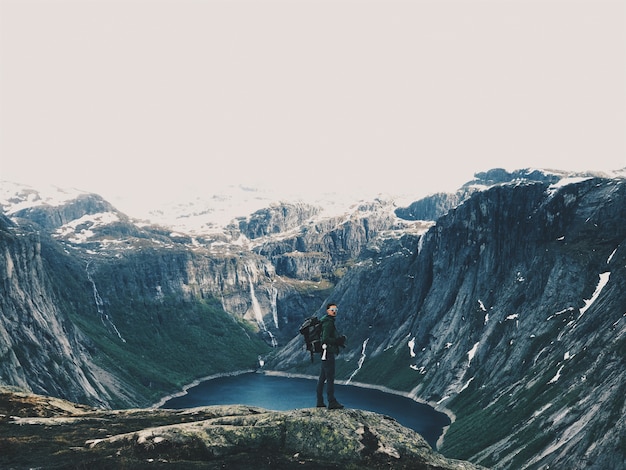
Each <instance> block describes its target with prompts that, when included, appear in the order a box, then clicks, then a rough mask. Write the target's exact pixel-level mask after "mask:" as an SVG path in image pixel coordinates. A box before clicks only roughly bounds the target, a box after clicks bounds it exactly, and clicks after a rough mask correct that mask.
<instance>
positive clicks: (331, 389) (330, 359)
mask: <svg viewBox="0 0 626 470" xmlns="http://www.w3.org/2000/svg"><path fill="white" fill-rule="evenodd" d="M324 383H326V396H327V397H328V402H329V403H330V402H334V401H336V399H335V355H334V354H328V355H327V358H326V360H325V361H322V370H321V371H320V378H319V379H318V380H317V402H318V403H322V402H323V401H324Z"/></svg>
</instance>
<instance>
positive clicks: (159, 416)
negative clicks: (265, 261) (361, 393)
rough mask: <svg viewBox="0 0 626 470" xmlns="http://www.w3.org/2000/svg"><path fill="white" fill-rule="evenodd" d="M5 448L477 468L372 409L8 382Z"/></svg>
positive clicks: (60, 454) (203, 464)
mask: <svg viewBox="0 0 626 470" xmlns="http://www.w3.org/2000/svg"><path fill="white" fill-rule="evenodd" d="M24 425H26V426H24ZM51 434H52V435H53V437H54V438H53V439H51V438H50V435H51ZM0 448H1V449H3V452H2V453H0V464H1V465H2V466H3V468H5V467H7V468H29V467H30V468H33V467H40V466H41V465H42V464H43V465H45V466H46V467H54V468H61V467H63V468H68V467H71V468H85V467H87V466H88V467H89V468H96V469H98V468H146V466H147V465H149V466H150V467H151V468H205V469H218V468H258V469H275V468H285V469H286V468H314V469H340V468H342V469H357V468H358V469H372V470H374V469H383V468H397V469H406V470H411V469H414V470H447V469H450V470H452V469H455V470H475V469H476V470H477V469H479V468H480V467H478V466H476V465H473V464H470V463H468V462H461V461H458V460H453V459H448V458H445V457H443V456H442V455H440V454H438V453H436V452H434V451H433V450H432V449H431V448H430V446H429V445H428V444H427V443H426V441H424V439H422V437H421V436H420V435H419V434H417V433H415V432H414V431H412V430H410V429H407V428H404V427H402V426H400V425H399V424H398V423H397V422H396V421H395V420H393V419H391V418H389V417H386V416H381V415H378V414H375V413H371V412H367V411H360V410H341V411H333V412H329V411H327V410H320V409H316V408H311V409H300V410H294V411H287V412H277V411H268V410H264V409H261V408H254V407H247V406H211V407H201V408H194V409H191V410H150V409H135V410H120V411H116V412H110V411H102V410H96V409H90V408H88V407H85V406H78V405H75V404H73V403H69V402H65V401H63V400H58V399H50V398H46V397H40V396H35V395H25V394H16V393H9V392H7V391H2V390H0Z"/></svg>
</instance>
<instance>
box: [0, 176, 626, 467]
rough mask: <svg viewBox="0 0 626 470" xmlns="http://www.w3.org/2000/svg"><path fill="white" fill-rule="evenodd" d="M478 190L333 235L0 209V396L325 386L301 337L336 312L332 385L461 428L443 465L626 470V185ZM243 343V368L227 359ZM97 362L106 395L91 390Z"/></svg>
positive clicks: (290, 222) (307, 215) (293, 219)
mask: <svg viewBox="0 0 626 470" xmlns="http://www.w3.org/2000/svg"><path fill="white" fill-rule="evenodd" d="M480 182H482V183H489V184H487V185H482V184H479V183H480ZM470 183H471V184H470ZM470 183H468V185H466V186H465V187H463V188H461V189H460V190H459V192H458V193H456V194H454V195H446V196H445V197H441V195H432V197H431V199H428V198H425V199H423V200H420V201H415V203H413V204H411V205H410V206H405V207H401V208H399V207H397V206H396V205H395V204H394V203H393V201H385V200H383V199H379V200H377V201H371V202H368V203H362V204H356V205H354V206H352V208H351V210H350V212H349V213H346V214H343V215H339V216H329V217H323V212H322V211H318V210H317V209H314V208H311V207H309V208H307V207H306V206H298V205H297V204H294V205H291V204H288V203H283V204H277V205H275V206H269V207H268V208H267V209H261V210H259V211H257V212H256V213H253V214H251V215H250V216H249V217H245V218H239V219H237V218H236V219H233V221H232V223H231V224H229V225H228V226H227V228H226V229H225V230H223V231H221V232H220V233H215V232H213V233H211V234H203V235H201V234H198V233H195V234H185V233H182V232H178V231H175V230H173V229H172V228H171V227H162V226H158V225H155V224H149V223H145V222H138V221H136V220H135V219H131V218H130V217H128V216H126V215H124V214H121V213H119V212H116V210H115V208H112V206H110V205H107V204H105V201H103V200H101V198H99V197H98V196H97V195H94V196H87V197H80V198H70V199H69V200H70V201H72V202H70V203H67V202H65V203H63V204H61V205H59V206H54V205H52V204H50V203H48V204H47V205H46V204H40V205H39V208H33V207H29V208H27V207H25V205H22V206H20V207H19V210H16V208H17V207H18V206H17V205H16V204H18V203H20V199H19V198H15V197H13V198H12V199H11V201H12V202H11V204H13V205H12V206H9V205H8V204H7V203H6V202H4V201H6V200H7V198H6V197H3V198H2V201H0V205H2V209H3V211H5V212H6V214H7V215H8V216H9V217H5V218H3V219H2V220H3V223H2V224H1V225H0V227H1V230H0V235H1V237H0V243H1V244H2V249H3V251H2V252H3V253H4V254H3V256H4V262H3V263H2V264H1V265H0V266H2V271H0V274H1V277H2V279H3V280H4V284H3V285H4V288H3V292H2V294H3V295H2V301H0V302H1V303H0V307H2V313H3V317H2V325H0V326H2V328H0V333H4V334H3V335H2V336H0V337H2V338H3V342H4V345H5V346H4V347H3V349H2V353H3V354H4V355H5V357H11V355H13V357H14V359H13V360H12V362H9V363H5V366H4V367H3V369H2V370H1V371H0V374H1V375H0V378H1V380H2V381H3V382H4V383H9V384H21V385H23V386H25V387H26V388H27V389H28V388H30V389H33V388H34V389H35V390H36V391H38V392H47V391H52V393H53V394H58V395H63V394H65V393H68V388H67V385H64V384H67V383H68V380H69V382H70V383H73V384H75V385H73V386H72V388H73V390H74V392H72V393H74V395H73V396H75V397H76V398H79V400H78V401H83V402H87V403H89V402H90V400H95V401H94V402H93V404H100V405H101V406H107V407H111V406H113V407H119V406H124V405H125V404H133V405H141V404H147V403H154V402H156V401H158V397H160V396H161V397H162V396H163V395H165V394H168V393H172V392H174V391H175V390H177V389H180V388H181V387H182V386H183V385H184V384H185V383H189V382H191V381H193V380H194V379H197V378H200V377H204V376H206V375H210V374H211V373H219V372H222V371H227V370H228V368H231V370H232V368H233V367H235V368H258V367H263V368H265V369H275V370H280V371H285V372H288V373H306V374H310V373H315V372H312V370H313V369H314V368H315V366H313V367H311V366H310V365H309V364H310V363H309V361H308V356H307V355H306V353H305V351H303V350H302V342H301V338H299V337H298V336H297V331H296V330H297V326H298V325H299V323H300V322H301V320H302V319H303V317H305V316H308V315H310V314H312V313H318V314H320V313H321V312H322V310H323V305H324V303H325V302H326V301H328V300H332V301H335V302H337V303H339V304H340V306H341V312H342V313H341V316H340V322H341V325H342V326H343V327H344V328H346V331H349V343H348V347H347V348H346V350H345V351H344V352H343V353H342V355H341V356H340V358H339V359H338V364H337V374H338V378H339V379H341V380H346V381H350V380H354V381H359V382H366V383H371V384H384V385H385V386H388V387H390V388H393V389H395V390H399V391H402V392H404V393H408V394H410V395H412V396H414V397H420V398H422V399H423V400H424V401H428V402H431V403H434V404H435V406H445V407H447V408H449V409H450V410H451V411H452V412H454V414H455V415H456V417H457V419H456V420H455V422H454V423H453V424H452V425H451V427H450V429H449V430H448V432H447V434H446V439H445V441H444V445H443V448H442V451H443V452H444V455H446V456H450V457H454V458H462V459H468V460H470V461H473V462H476V463H480V464H482V465H486V466H490V467H493V468H545V466H546V465H551V466H553V465H561V466H566V467H567V468H583V466H585V467H584V468H589V467H592V468H609V469H610V468H620V465H621V464H622V463H623V462H624V458H625V457H624V456H625V455H626V451H625V450H624V442H626V441H625V440H624V433H625V430H624V426H623V425H621V424H620V421H619V419H618V418H619V416H620V413H621V415H623V410H624V401H623V397H622V398H620V396H619V394H616V393H615V390H619V389H621V388H622V387H623V385H624V380H625V379H624V373H623V372H620V366H623V357H624V333H625V330H626V327H625V326H624V322H625V319H624V312H625V311H626V301H625V300H624V297H623V294H621V292H625V291H626V289H623V287H624V286H623V282H624V281H623V279H624V278H625V276H624V274H623V269H624V265H625V264H626V262H625V261H624V256H625V254H624V249H623V243H622V241H623V239H624V237H625V236H626V235H625V231H626V227H624V220H626V214H625V213H624V207H626V203H625V202H624V201H625V200H626V196H625V195H624V178H623V176H619V175H618V176H614V177H610V178H609V177H606V176H598V175H594V174H576V175H571V174H557V175H556V176H555V175H554V172H545V173H543V172H539V173H537V172H534V171H530V170H519V171H518V172H512V173H509V172H506V171H504V170H498V169H495V170H493V171H490V172H486V173H485V174H484V175H483V174H477V178H476V179H475V180H474V181H472V182H470ZM487 186H488V187H487ZM33 197H34V196H33V195H32V193H24V194H23V200H22V201H21V202H24V201H29V200H32V199H33ZM29 198H30V199H29ZM41 199H43V198H41ZM433 203H434V204H433ZM11 207H13V209H11ZM102 211H105V212H102ZM398 211H400V214H399V213H398ZM420 211H422V212H420ZM429 211H430V212H429ZM101 214H110V215H107V216H106V217H104V216H102V215H101ZM424 214H429V216H428V217H424ZM18 215H19V217H18ZM424 219H430V220H424ZM246 232H248V233H247V234H246ZM608 266H610V267H611V269H610V272H611V274H610V275H608V276H607V275H606V274H604V273H606V272H608V271H607V267H608ZM600 287H601V288H600ZM18 294H19V295H18ZM70 294H71V295H70ZM27 299H48V300H47V301H45V302H41V301H38V302H31V303H28V302H25V300H27ZM601 311H606V312H608V313H607V314H606V315H605V316H602V315H600V314H599V312H601ZM11 312H13V313H11ZM88 312H92V313H88ZM31 318H32V319H31ZM33 319H45V320H44V321H43V322H42V321H40V320H37V321H39V324H40V325H42V326H41V327H39V328H38V329H34V328H33V326H34V325H37V321H33ZM54 319H58V320H59V321H58V325H59V326H58V329H57V330H55V331H58V334H57V333H55V334H54V335H50V334H48V333H46V331H45V325H46V321H48V322H49V321H52V320H54ZM54 321H57V320H54ZM375 326H381V331H378V330H377V329H376V328H374V327H375ZM15 332H19V334H15ZM199 333H200V334H199ZM54 337H58V338H61V339H62V338H65V337H67V338H74V339H72V340H71V341H70V340H69V339H68V340H62V341H60V343H59V345H58V346H53V344H54V342H55V341H54ZM203 338H211V340H209V341H208V342H207V341H205V340H203ZM258 340H260V342H258ZM165 341H167V342H165ZM564 341H567V346H564ZM230 342H232V343H233V344H234V343H236V344H238V345H240V346H238V347H237V348H235V350H237V349H238V348H239V347H241V348H242V351H243V349H246V348H247V349H246V350H247V352H246V353H245V358H244V357H243V356H242V357H241V358H239V359H238V358H236V357H235V356H234V355H233V353H234V351H233V350H232V348H231V347H229V348H227V349H224V348H221V347H219V346H220V345H225V344H229V343H230ZM61 344H62V345H61ZM68 344H69V349H68V346H67V345H68ZM165 344H167V345H168V352H167V354H165V355H163V353H159V352H158V348H157V346H159V347H163V345H165ZM229 345H230V344H229ZM244 345H245V346H244ZM190 347H192V348H194V352H193V353H192V354H189V349H188V348H190ZM216 347H217V349H216ZM64 348H65V349H64ZM57 350H59V351H70V352H69V353H68V354H65V355H63V354H61V355H59V354H58V353H56V351H57ZM226 351H227V354H224V353H225V352H226ZM185 352H186V353H187V354H185ZM51 353H53V354H51ZM72 354H73V355H74V356H72ZM228 355H230V356H228ZM225 356H228V357H225ZM190 357H193V358H194V360H193V361H189V358H190ZM40 358H48V359H47V362H46V361H42V360H41V359H40ZM200 358H202V359H200ZM220 361H221V362H220ZM237 361H239V362H237ZM135 363H138V364H139V363H140V364H142V368H141V369H139V368H138V367H137V366H136V365H135ZM91 364H96V365H97V367H99V368H101V369H102V370H103V371H106V372H107V373H109V374H112V375H111V379H112V380H110V381H108V382H107V381H104V382H103V381H102V380H101V379H99V378H97V377H91V378H87V381H84V379H82V378H80V376H81V374H80V373H78V372H79V371H80V370H83V371H89V370H95V369H94V368H93V367H92V366H91ZM114 364H117V365H114ZM235 364H239V365H235ZM531 364H532V365H531ZM77 366H78V367H77ZM623 369H624V368H623V367H621V370H623ZM177 370H180V371H181V372H175V371H177ZM29 373H30V375H29ZM82 374H83V375H85V374H84V372H82ZM87 375H88V374H87ZM583 376H584V377H585V378H584V380H583V379H582V377H583ZM157 377H159V380H158V381H155V379H156V378H157ZM81 383H82V384H83V385H82V387H83V388H84V389H83V391H82V392H80V389H81V385H79V384H81ZM64 387H66V388H65V389H64ZM562 387H564V388H563V389H562ZM89 388H91V391H90V392H88V393H86V394H85V391H87V390H89ZM98 388H101V389H100V390H98ZM95 390H98V391H95ZM557 391H562V396H560V395H558V394H555V393H556V392H557ZM77 393H82V395H80V396H79V395H78V394H77ZM107 397H108V398H107ZM591 397H593V398H595V399H596V401H597V403H596V405H595V406H594V407H593V408H592V413H591V414H589V413H588V412H585V408H584V405H585V404H586V403H589V400H590V399H591ZM103 399H104V402H102V401H98V400H103ZM579 421H580V422H585V423H587V425H586V426H580V425H579V424H578V422H579ZM484 428H487V429H489V432H488V433H483V434H480V433H479V434H477V432H478V431H479V430H480V429H484ZM470 436H471V439H470ZM562 436H566V438H562Z"/></svg>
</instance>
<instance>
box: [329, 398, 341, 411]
mask: <svg viewBox="0 0 626 470" xmlns="http://www.w3.org/2000/svg"><path fill="white" fill-rule="evenodd" d="M342 408H343V405H342V404H341V403H339V402H338V401H337V400H333V401H331V402H330V403H328V409H329V410H341V409H342Z"/></svg>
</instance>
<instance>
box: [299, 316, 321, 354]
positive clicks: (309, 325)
mask: <svg viewBox="0 0 626 470" xmlns="http://www.w3.org/2000/svg"><path fill="white" fill-rule="evenodd" d="M298 331H299V332H300V334H301V335H302V336H303V337H304V345H305V348H306V350H307V351H309V352H310V353H311V362H313V354H315V353H321V352H322V340H321V336H322V322H320V320H319V318H317V317H310V318H307V319H306V320H305V321H304V323H302V326H301V327H300V329H299V330H298Z"/></svg>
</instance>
